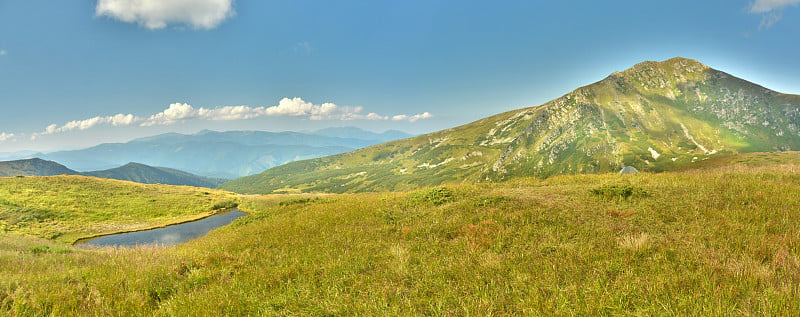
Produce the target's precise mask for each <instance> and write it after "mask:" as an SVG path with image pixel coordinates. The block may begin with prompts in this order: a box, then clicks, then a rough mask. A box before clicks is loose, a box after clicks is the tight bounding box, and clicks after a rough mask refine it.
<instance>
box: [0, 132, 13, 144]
mask: <svg viewBox="0 0 800 317" xmlns="http://www.w3.org/2000/svg"><path fill="white" fill-rule="evenodd" d="M13 138H14V133H5V132H2V133H0V143H3V142H5V141H8V140H12V139H13Z"/></svg>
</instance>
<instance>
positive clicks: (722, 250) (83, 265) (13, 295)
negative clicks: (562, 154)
mask: <svg viewBox="0 0 800 317" xmlns="http://www.w3.org/2000/svg"><path fill="white" fill-rule="evenodd" d="M3 181H5V182H6V183H4V184H3V185H2V186H0V187H2V188H4V189H3V190H7V189H6V188H7V187H9V186H11V185H9V183H8V182H11V181H10V180H3ZM17 181H19V180H17ZM187 190H188V189H187ZM173 195H178V194H175V193H173ZM215 195H216V194H215ZM219 195H222V196H221V197H227V196H225V194H222V193H220V194H219ZM178 196H179V195H178ZM2 197H5V195H3V196H2ZM181 197H183V198H184V199H188V198H194V197H195V196H192V195H187V196H181ZM197 198H201V197H199V196H198V197H197ZM176 199H177V198H176ZM203 199H205V198H203ZM238 199H239V201H240V202H241V205H240V209H241V210H243V211H245V212H247V213H249V214H250V216H248V217H245V218H241V219H239V220H237V221H235V222H233V223H232V224H231V225H228V226H226V227H222V228H220V229H217V230H215V231H212V232H211V233H210V234H209V235H207V236H205V237H203V238H200V239H196V240H193V241H190V242H187V243H185V244H182V245H179V246H176V247H170V248H160V249H156V248H139V249H113V248H106V249H98V250H77V249H73V248H72V247H70V246H69V245H66V244H64V243H61V242H63V240H60V239H59V238H58V237H57V238H55V239H52V238H50V239H48V237H47V236H44V237H36V236H37V234H32V235H10V234H0V276H2V277H3V278H2V279H0V315H4V314H8V315H58V316H62V315H215V316H216V315H445V316H448V315H478V316H488V315H519V314H522V315H542V314H544V315H554V314H555V315H782V316H792V315H798V314H800V213H798V210H800V166H798V165H790V164H789V165H787V164H780V165H759V166H755V167H720V168H716V169H711V170H693V171H686V172H681V173H662V174H646V173H643V174H637V175H632V176H628V175H625V176H623V175H616V174H606V175H581V176H558V177H553V178H550V179H547V180H539V179H532V178H531V179H518V180H514V181H511V182H505V183H494V184H463V185H457V186H443V187H429V188H424V189H421V190H417V191H413V192H408V193H364V194H342V195H304V196H288V195H271V196H241V197H238ZM201 201H203V204H200V205H198V206H201V205H202V206H204V207H205V206H208V204H210V203H211V202H210V201H207V200H202V199H201ZM187 204H188V203H187ZM109 219H111V218H109ZM151 219H153V218H151ZM101 222H102V221H101Z"/></svg>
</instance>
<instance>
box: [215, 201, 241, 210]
mask: <svg viewBox="0 0 800 317" xmlns="http://www.w3.org/2000/svg"><path fill="white" fill-rule="evenodd" d="M236 207H239V202H238V201H235V200H226V201H221V202H218V203H216V204H214V207H213V208H212V209H214V210H220V209H231V208H236Z"/></svg>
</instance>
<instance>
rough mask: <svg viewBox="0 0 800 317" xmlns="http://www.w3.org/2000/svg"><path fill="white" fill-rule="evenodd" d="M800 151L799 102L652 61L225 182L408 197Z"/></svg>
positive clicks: (249, 187) (257, 188)
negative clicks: (445, 123)
mask: <svg viewBox="0 0 800 317" xmlns="http://www.w3.org/2000/svg"><path fill="white" fill-rule="evenodd" d="M797 149H800V96H797V95H787V94H781V93H778V92H775V91H772V90H769V89H767V88H764V87H761V86H759V85H756V84H753V83H751V82H748V81H745V80H742V79H739V78H736V77H734V76H731V75H730V74H727V73H724V72H722V71H718V70H715V69H712V68H710V67H708V66H706V65H703V64H701V63H699V62H697V61H694V60H691V59H685V58H674V59H670V60H667V61H664V62H643V63H640V64H637V65H635V66H633V67H632V68H630V69H628V70H625V71H623V72H616V73H614V74H612V75H610V76H608V77H607V78H605V79H603V80H601V81H599V82H597V83H594V84H592V85H589V86H585V87H581V88H578V89H577V90H575V91H572V92H570V93H568V94H566V95H565V96H563V97H561V98H558V99H555V100H552V101H550V102H548V103H545V104H543V105H541V106H537V107H531V108H524V109H519V110H515V111H510V112H506V113H502V114H498V115H495V116H492V117H488V118H484V119H481V120H478V121H475V122H473V123H469V124H466V125H463V126H460V127H455V128H451V129H447V130H443V131H439V132H434V133H430V134H426V135H421V136H417V137H413V138H410V139H406V140H400V141H393V142H388V143H385V144H381V145H377V146H372V147H369V148H365V149H361V150H357V151H353V152H348V153H344V154H338V155H334V156H330V157H324V158H318V159H312V160H305V161H299V162H293V163H289V164H285V165H281V166H278V167H275V168H272V169H270V170H267V171H265V172H264V173H261V174H258V175H253V176H248V177H244V178H240V179H236V180H233V181H231V182H228V183H225V184H223V185H222V186H221V187H220V188H222V189H227V190H232V191H236V192H240V193H274V192H299V191H303V192H332V193H341V192H358V191H374V190H407V189H413V188H417V187H420V186H430V185H438V184H443V183H459V182H465V181H469V182H476V181H494V180H505V179H511V178H515V177H522V176H537V177H549V176H552V175H558V174H578V173H603V172H617V171H619V170H621V169H622V168H624V167H625V166H633V167H635V168H636V169H637V170H639V171H664V170H671V169H677V168H681V167H684V166H687V165H690V164H693V163H694V162H698V161H702V160H705V159H707V158H711V157H714V156H715V155H724V154H736V153H747V152H763V151H787V150H797Z"/></svg>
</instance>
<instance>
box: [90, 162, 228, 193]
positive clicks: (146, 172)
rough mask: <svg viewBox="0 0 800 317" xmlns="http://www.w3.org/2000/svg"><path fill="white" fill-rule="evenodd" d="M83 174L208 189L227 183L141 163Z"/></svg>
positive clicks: (143, 182)
mask: <svg viewBox="0 0 800 317" xmlns="http://www.w3.org/2000/svg"><path fill="white" fill-rule="evenodd" d="M81 174H82V175H86V176H94V177H100V178H109V179H117V180H127V181H132V182H137V183H142V184H169V185H188V186H195V187H208V188H215V187H217V186H219V185H220V184H222V183H223V182H224V181H225V180H223V179H217V178H208V177H202V176H197V175H194V174H190V173H187V172H183V171H179V170H176V169H172V168H166V167H153V166H148V165H144V164H139V163H128V164H125V165H123V166H120V167H117V168H112V169H108V170H103V171H94V172H86V173H81Z"/></svg>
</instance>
